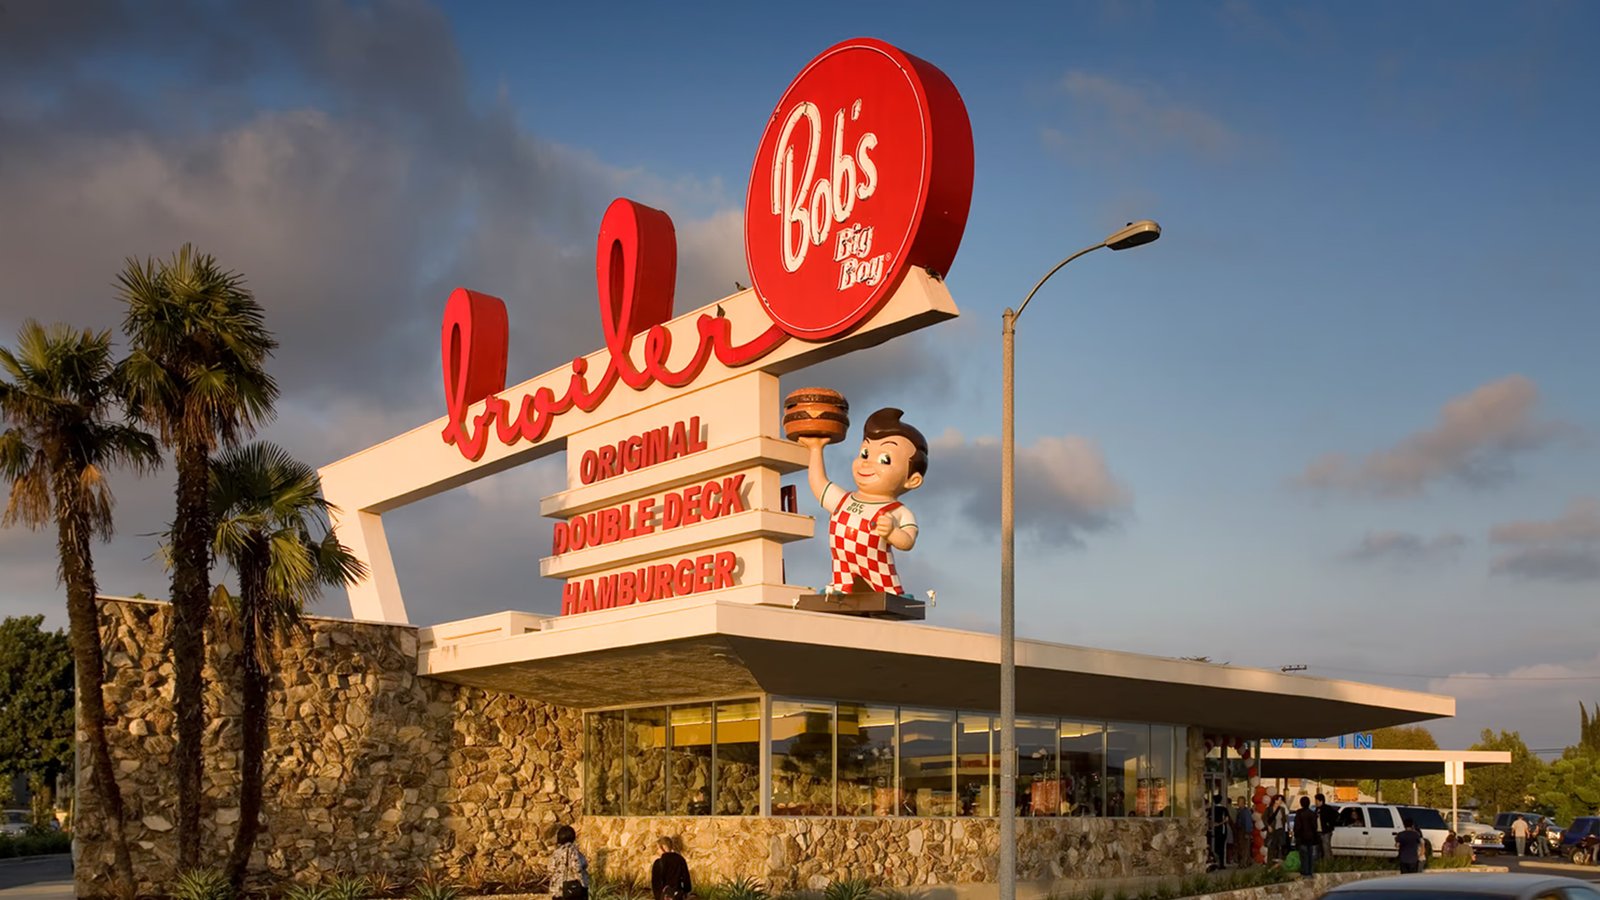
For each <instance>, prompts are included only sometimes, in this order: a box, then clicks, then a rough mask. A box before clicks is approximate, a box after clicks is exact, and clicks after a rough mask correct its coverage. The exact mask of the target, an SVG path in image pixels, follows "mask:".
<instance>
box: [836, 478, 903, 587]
mask: <svg viewBox="0 0 1600 900" xmlns="http://www.w3.org/2000/svg"><path fill="white" fill-rule="evenodd" d="M854 496H855V495H854V494H852V493H850V492H848V491H847V492H845V494H844V496H843V497H842V498H840V500H839V504H838V505H837V506H835V507H834V508H833V515H832V516H831V517H830V518H829V519H828V550H829V553H830V555H832V557H833V581H832V583H830V584H829V585H828V590H830V591H839V592H849V591H850V590H852V589H853V588H854V586H855V582H856V581H857V580H860V581H863V582H866V584H867V586H868V587H869V588H871V589H872V590H874V591H883V592H885V593H889V594H901V595H904V594H905V592H906V591H905V588H903V587H901V586H900V576H899V574H897V573H896V572H895V570H894V550H893V548H891V547H890V546H889V539H888V538H886V537H880V536H878V535H877V534H876V533H874V532H873V530H872V526H873V525H874V524H876V523H877V521H878V517H879V516H885V515H888V514H890V513H892V512H894V511H895V510H897V509H899V508H900V503H899V502H898V501H896V502H892V503H885V504H884V505H883V506H880V507H879V508H878V511H877V512H875V513H873V514H872V517H871V518H865V517H863V516H860V515H857V514H855V513H852V512H850V511H849V509H848V507H849V505H850V500H851V498H852V497H854Z"/></svg>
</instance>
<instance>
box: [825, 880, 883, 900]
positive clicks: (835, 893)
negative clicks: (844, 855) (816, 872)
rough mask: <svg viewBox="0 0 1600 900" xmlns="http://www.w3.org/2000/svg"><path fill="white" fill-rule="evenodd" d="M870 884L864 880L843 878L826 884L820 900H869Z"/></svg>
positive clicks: (870, 894)
mask: <svg viewBox="0 0 1600 900" xmlns="http://www.w3.org/2000/svg"><path fill="white" fill-rule="evenodd" d="M872 893H873V891H872V882H870V881H868V880H867V879H865V878H844V879H835V880H833V881H830V882H828V886H827V887H825V888H823V889H822V900H871V897H872Z"/></svg>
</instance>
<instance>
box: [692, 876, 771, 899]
mask: <svg viewBox="0 0 1600 900" xmlns="http://www.w3.org/2000/svg"><path fill="white" fill-rule="evenodd" d="M702 896H704V897H705V900H767V896H768V895H767V889H766V886H765V885H763V884H762V883H761V882H759V881H757V880H755V879H754V878H749V877H740V878H735V879H734V880H732V881H724V882H721V883H719V884H715V885H712V886H711V888H710V889H708V890H706V891H704V892H703V894H702Z"/></svg>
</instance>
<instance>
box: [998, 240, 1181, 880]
mask: <svg viewBox="0 0 1600 900" xmlns="http://www.w3.org/2000/svg"><path fill="white" fill-rule="evenodd" d="M1159 237H1161V226H1160V225H1157V224H1156V223H1154V222H1152V221H1150V220H1148V219H1144V220H1141V221H1138V222H1129V223H1128V225H1127V227H1125V228H1122V229H1121V230H1119V231H1117V232H1115V233H1114V234H1112V235H1111V236H1110V237H1108V238H1106V239H1105V240H1103V241H1101V242H1100V243H1098V244H1095V245H1094V246H1092V247H1085V248H1084V249H1082V250H1079V251H1078V252H1077V253H1074V254H1072V255H1071V256H1069V257H1067V258H1066V259H1063V260H1062V261H1061V262H1059V263H1056V267H1055V268H1053V269H1051V270H1050V271H1049V272H1046V273H1045V276H1044V277H1043V278H1041V279H1039V283H1038V284H1035V285H1034V286H1033V290H1031V291H1029V292H1028V296H1027V297H1025V298H1023V301H1022V305H1021V306H1018V307H1017V309H1016V311H1015V312H1013V311H1012V310H1011V309H1010V308H1009V307H1008V308H1007V309H1006V311H1005V312H1003V313H1001V314H1000V323H1001V325H1000V333H1001V336H1002V338H1003V346H1004V350H1003V352H1002V353H1001V359H1002V372H1003V375H1002V376H1001V382H1002V388H1001V390H1002V393H1003V394H1004V396H1003V397H1002V399H1001V401H1000V404H1001V405H1000V417H1001V419H1002V422H1001V426H1000V442H1001V448H1000V900H1016V897H1017V622H1016V590H1017V571H1016V564H1017V519H1016V516H1017V509H1016V458H1017V457H1016V454H1017V446H1016V438H1017V435H1016V338H1017V319H1018V318H1019V317H1020V316H1021V315H1022V311H1023V310H1024V309H1027V308H1028V302H1029V301H1030V300H1032V299H1033V295H1034V294H1036V293H1038V292H1039V288H1041V287H1043V286H1044V283H1045V282H1046V281H1049V280H1050V276H1052V275H1054V274H1056V273H1057V272H1059V271H1061V269H1062V267H1064V266H1065V265H1066V264H1067V263H1069V262H1072V261H1073V260H1075V259H1077V258H1078V257H1080V256H1083V255H1084V254H1085V253H1092V252H1093V251H1095V250H1099V249H1100V248H1101V247H1109V248H1111V249H1112V250H1127V249H1128V248H1130V247H1138V246H1141V245H1143V244H1148V243H1150V242H1151V241H1153V240H1155V239H1157V238H1159Z"/></svg>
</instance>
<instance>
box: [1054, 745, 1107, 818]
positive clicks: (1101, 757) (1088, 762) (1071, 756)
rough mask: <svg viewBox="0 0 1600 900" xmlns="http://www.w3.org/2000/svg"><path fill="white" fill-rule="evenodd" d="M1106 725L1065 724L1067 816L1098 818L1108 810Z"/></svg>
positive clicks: (1063, 777) (1064, 796) (1063, 760)
mask: <svg viewBox="0 0 1600 900" xmlns="http://www.w3.org/2000/svg"><path fill="white" fill-rule="evenodd" d="M1105 731H1106V729H1105V726H1104V725H1102V724H1100V723H1099V722H1062V723H1061V731H1060V734H1061V795H1062V796H1061V811H1060V815H1063V816H1098V815H1101V814H1102V813H1103V811H1104V809H1105V791H1104V786H1103V782H1102V776H1103V772H1102V770H1103V769H1104V768H1105V763H1106V746H1105V743H1106V738H1105Z"/></svg>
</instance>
